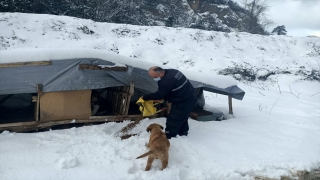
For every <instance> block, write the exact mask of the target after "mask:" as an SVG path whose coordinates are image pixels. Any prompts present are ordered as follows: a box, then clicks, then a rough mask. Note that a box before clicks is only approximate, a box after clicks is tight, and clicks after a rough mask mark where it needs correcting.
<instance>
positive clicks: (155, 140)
mask: <svg viewBox="0 0 320 180" xmlns="http://www.w3.org/2000/svg"><path fill="white" fill-rule="evenodd" d="M162 130H163V127H162V126H161V125H160V124H150V125H149V126H148V128H147V131H148V132H151V134H150V139H149V143H148V144H147V145H146V146H147V147H149V148H150V151H149V152H147V153H144V154H142V155H141V156H139V157H137V159H139V158H143V157H146V156H149V157H148V161H147V166H146V169H145V170H146V171H149V170H150V168H151V164H152V162H153V160H154V159H159V160H160V161H161V163H162V169H161V170H163V169H165V168H166V167H167V166H168V160H169V154H168V151H169V147H170V142H169V140H168V139H167V137H166V134H165V133H164V132H162Z"/></svg>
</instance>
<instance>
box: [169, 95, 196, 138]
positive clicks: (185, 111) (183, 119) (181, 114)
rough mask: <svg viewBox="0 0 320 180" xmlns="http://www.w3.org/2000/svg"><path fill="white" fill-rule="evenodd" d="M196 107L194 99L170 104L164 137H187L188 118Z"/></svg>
mask: <svg viewBox="0 0 320 180" xmlns="http://www.w3.org/2000/svg"><path fill="white" fill-rule="evenodd" d="M195 105H196V99H191V100H186V101H183V102H178V103H172V105H171V109H170V112H169V114H168V116H167V122H166V129H165V132H166V136H167V138H168V139H170V138H171V137H176V136H177V135H178V134H179V135H180V136H183V135H185V136H186V135H188V131H189V124H188V118H189V115H190V113H191V112H192V110H193V108H194V107H195Z"/></svg>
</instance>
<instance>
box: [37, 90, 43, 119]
mask: <svg viewBox="0 0 320 180" xmlns="http://www.w3.org/2000/svg"><path fill="white" fill-rule="evenodd" d="M42 91H43V85H42V84H37V92H38V96H37V106H36V121H39V120H40V96H41V95H42Z"/></svg>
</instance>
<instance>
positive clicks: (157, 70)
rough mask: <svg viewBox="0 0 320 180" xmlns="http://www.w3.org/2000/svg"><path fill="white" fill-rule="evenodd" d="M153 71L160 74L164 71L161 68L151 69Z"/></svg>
mask: <svg viewBox="0 0 320 180" xmlns="http://www.w3.org/2000/svg"><path fill="white" fill-rule="evenodd" d="M153 71H155V72H158V73H160V72H163V71H164V69H162V68H161V67H158V66H157V67H155V68H154V69H153Z"/></svg>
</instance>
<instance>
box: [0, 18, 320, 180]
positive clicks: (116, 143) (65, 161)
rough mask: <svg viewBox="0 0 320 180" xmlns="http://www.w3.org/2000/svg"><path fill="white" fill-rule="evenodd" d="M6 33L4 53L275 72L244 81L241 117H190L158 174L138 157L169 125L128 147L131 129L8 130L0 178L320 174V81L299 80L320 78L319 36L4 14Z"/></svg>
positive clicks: (212, 103) (180, 179) (181, 179)
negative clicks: (67, 51)
mask: <svg viewBox="0 0 320 180" xmlns="http://www.w3.org/2000/svg"><path fill="white" fill-rule="evenodd" d="M0 27H1V30H0V33H1V34H0V36H1V37H0V42H1V45H0V48H1V49H0V50H1V51H0V53H6V52H8V50H18V49H22V50H23V51H25V50H28V49H35V48H38V49H39V48H75V49H79V48H89V49H90V48H91V49H96V50H102V51H103V52H112V53H119V54H121V55H124V56H127V57H132V58H137V59H139V61H145V62H149V63H152V62H155V63H159V62H160V63H162V64H166V66H167V67H174V68H179V69H183V70H189V71H191V72H199V73H200V72H202V73H212V74H218V73H219V72H225V71H226V69H227V68H228V66H229V67H243V69H246V68H247V69H254V70H255V71H254V72H255V73H256V75H265V74H267V73H268V72H269V71H271V70H272V72H276V73H275V74H271V75H269V76H268V77H267V78H266V80H265V81H264V80H259V79H258V78H256V79H245V78H241V77H240V76H241V75H240V74H235V75H234V77H236V78H237V77H239V79H241V81H240V82H239V84H238V86H239V87H240V88H241V89H243V90H244V91H246V96H245V97H244V99H243V100H242V101H237V100H235V101H233V107H234V116H228V117H227V118H228V120H225V121H221V122H217V121H210V122H198V121H194V120H191V119H190V120H189V122H190V132H189V136H188V137H178V138H175V139H172V140H170V141H171V148H170V151H169V154H170V160H169V166H168V168H167V169H165V170H164V171H160V170H159V168H160V162H159V161H155V162H154V164H153V168H152V169H151V171H150V172H145V171H144V167H145V165H146V158H143V159H138V160H137V159H135V158H136V157H137V156H139V155H141V154H142V153H144V152H146V151H147V149H146V147H145V146H144V144H145V143H146V142H147V141H148V137H149V134H148V133H147V132H146V131H145V128H146V127H147V125H148V124H150V123H154V122H157V123H160V124H162V125H165V119H164V118H159V119H154V120H145V121H143V122H142V123H141V124H140V125H139V126H137V127H136V128H135V129H133V130H132V132H131V133H138V134H139V136H135V137H131V138H129V139H127V140H124V141H121V140H120V138H119V137H117V134H116V132H117V131H118V130H119V129H121V128H122V127H124V126H125V125H127V124H128V123H129V122H123V123H106V124H103V125H99V126H88V127H81V128H73V129H67V130H55V131H49V132H42V133H33V134H26V133H10V132H3V133H2V134H0V179H1V180H2V179H5V180H7V179H8V180H10V179H23V180H25V179H32V180H35V179H39V180H40V179H61V180H70V179H77V180H79V179H80V180H81V179H123V180H124V179H126V180H127V179H132V180H138V179H139V180H140V179H155V180H158V179H165V180H167V179H170V180H193V179H207V180H212V179H227V180H228V179H232V180H233V179H234V180H238V179H254V178H257V177H268V178H275V179H280V177H281V176H287V177H291V178H293V177H297V176H298V174H299V172H300V171H303V170H307V171H310V170H312V169H315V168H319V167H320V153H319V152H320V83H319V81H317V80H312V81H309V80H303V79H306V75H304V74H303V73H299V72H300V70H301V71H302V72H305V73H306V74H307V73H308V71H309V75H310V73H311V72H314V73H317V72H319V67H320V66H319V63H320V60H319V59H320V58H319V54H318V52H317V47H318V46H319V45H320V40H319V38H307V37H306V38H295V37H287V36H259V35H251V34H246V33H229V34H226V33H221V32H209V31H199V30H192V29H174V28H172V29H171V28H165V27H141V26H129V25H121V24H108V23H96V22H93V21H88V20H82V19H76V18H70V17H62V16H49V15H32V14H19V13H14V14H12V13H2V14H0ZM27 48H28V49H27ZM5 61H8V60H6V59H0V63H1V62H5ZM278 69H280V70H278ZM273 70H274V71H273ZM285 71H288V72H290V73H284V72H285ZM248 77H249V76H248ZM312 77H317V74H315V76H312ZM208 78H210V77H208ZM0 80H1V77H0ZM0 82H1V81H0ZM205 98H206V103H207V104H206V106H205V108H206V109H208V110H220V111H222V112H224V113H225V114H227V113H228V107H227V97H226V96H222V95H217V94H213V93H205Z"/></svg>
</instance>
